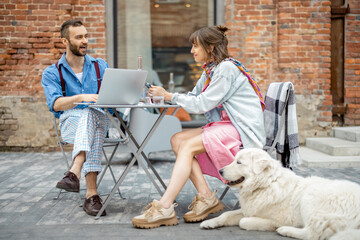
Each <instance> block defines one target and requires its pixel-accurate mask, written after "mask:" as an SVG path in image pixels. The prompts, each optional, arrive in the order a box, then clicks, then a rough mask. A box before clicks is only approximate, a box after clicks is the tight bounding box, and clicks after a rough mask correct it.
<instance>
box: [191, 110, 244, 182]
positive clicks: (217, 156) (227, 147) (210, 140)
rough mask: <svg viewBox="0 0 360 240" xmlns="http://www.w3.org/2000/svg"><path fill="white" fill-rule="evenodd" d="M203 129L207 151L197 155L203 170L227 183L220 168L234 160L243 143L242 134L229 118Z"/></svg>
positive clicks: (203, 138) (204, 172) (212, 123)
mask: <svg viewBox="0 0 360 240" xmlns="http://www.w3.org/2000/svg"><path fill="white" fill-rule="evenodd" d="M226 117H227V116H226ZM203 130H204V131H203V133H202V140H203V144H204V147H205V149H206V152H204V153H201V154H199V155H197V160H198V162H199V165H200V168H201V171H202V172H203V174H207V175H210V176H213V177H216V178H218V179H220V180H221V181H222V182H224V183H225V182H226V181H225V179H223V178H222V177H221V175H220V173H219V170H220V169H221V168H223V167H225V166H226V165H229V164H230V163H232V162H233V161H234V157H235V155H236V153H237V152H238V151H239V147H240V146H241V145H242V142H241V138H240V135H239V133H238V131H237V130H236V128H235V127H234V125H233V124H232V123H231V121H230V120H228V118H227V119H224V120H222V121H219V122H211V123H209V124H207V125H206V126H204V127H203Z"/></svg>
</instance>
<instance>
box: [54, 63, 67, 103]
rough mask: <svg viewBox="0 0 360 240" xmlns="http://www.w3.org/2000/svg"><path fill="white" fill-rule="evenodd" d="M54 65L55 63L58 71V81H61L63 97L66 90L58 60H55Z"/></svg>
mask: <svg viewBox="0 0 360 240" xmlns="http://www.w3.org/2000/svg"><path fill="white" fill-rule="evenodd" d="M55 65H56V68H57V69H58V71H59V75H60V82H61V90H62V94H63V96H64V97H65V96H66V92H65V81H64V78H63V76H62V73H61V68H60V67H59V61H57V62H56V64H55Z"/></svg>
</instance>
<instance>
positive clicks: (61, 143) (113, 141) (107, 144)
mask: <svg viewBox="0 0 360 240" xmlns="http://www.w3.org/2000/svg"><path fill="white" fill-rule="evenodd" d="M54 129H55V132H56V138H57V142H58V145H59V146H60V150H61V153H62V155H63V160H64V162H65V164H66V167H67V171H69V170H70V168H71V165H70V164H69V160H68V158H67V156H66V154H65V150H64V146H66V145H68V144H69V143H67V142H65V141H62V139H61V137H60V131H59V129H58V124H57V121H56V117H55V116H54ZM125 142H126V139H125V140H122V139H121V140H117V139H109V138H105V140H104V145H103V148H102V151H103V154H104V157H105V161H106V164H105V168H104V170H103V171H102V172H101V175H100V177H99V179H98V181H97V184H96V185H97V187H99V185H100V183H101V181H102V179H103V177H104V175H105V173H106V171H107V170H108V169H109V171H110V173H111V176H112V179H113V181H114V183H116V178H115V175H114V172H113V170H112V167H111V161H112V159H113V157H114V155H115V152H116V150H117V149H118V147H119V145H120V144H124V143H125ZM106 147H114V149H113V151H112V153H111V156H110V158H108V157H107V155H106V152H105V150H104V148H106ZM65 174H66V172H65ZM63 192H64V191H63V190H62V189H60V190H59V194H58V195H57V197H54V198H53V199H54V200H57V199H59V197H60V194H62V193H63ZM118 193H119V196H120V198H121V199H124V198H123V196H122V195H121V192H120V189H118ZM78 196H79V199H80V202H81V195H80V193H79V194H78Z"/></svg>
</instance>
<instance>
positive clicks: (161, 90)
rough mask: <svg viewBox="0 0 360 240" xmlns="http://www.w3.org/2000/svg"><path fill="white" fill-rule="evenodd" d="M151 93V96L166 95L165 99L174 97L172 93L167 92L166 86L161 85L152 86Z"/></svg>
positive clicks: (168, 99) (169, 99)
mask: <svg viewBox="0 0 360 240" xmlns="http://www.w3.org/2000/svg"><path fill="white" fill-rule="evenodd" d="M149 95H150V96H151V97H152V96H162V95H164V100H165V101H171V98H172V93H169V92H167V91H166V90H165V89H164V88H162V87H159V86H151V88H149Z"/></svg>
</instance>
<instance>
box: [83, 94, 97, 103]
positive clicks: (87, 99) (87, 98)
mask: <svg viewBox="0 0 360 240" xmlns="http://www.w3.org/2000/svg"><path fill="white" fill-rule="evenodd" d="M80 96H81V97H82V101H81V102H96V101H97V99H98V94H81V95H80Z"/></svg>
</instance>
